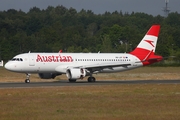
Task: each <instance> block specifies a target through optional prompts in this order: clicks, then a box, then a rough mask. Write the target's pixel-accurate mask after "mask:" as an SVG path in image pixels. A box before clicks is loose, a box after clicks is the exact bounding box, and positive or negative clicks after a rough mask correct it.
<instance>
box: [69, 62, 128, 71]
mask: <svg viewBox="0 0 180 120" xmlns="http://www.w3.org/2000/svg"><path fill="white" fill-rule="evenodd" d="M129 65H131V64H125V63H119V62H118V63H114V64H112V63H106V64H93V65H82V66H73V67H72V68H84V69H87V70H89V71H90V72H91V73H94V72H95V71H96V72H98V71H101V70H103V69H105V68H108V69H113V67H127V66H129Z"/></svg>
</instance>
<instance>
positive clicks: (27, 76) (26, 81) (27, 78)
mask: <svg viewBox="0 0 180 120" xmlns="http://www.w3.org/2000/svg"><path fill="white" fill-rule="evenodd" d="M30 75H31V74H28V73H27V74H26V80H25V83H30V79H29V77H30Z"/></svg>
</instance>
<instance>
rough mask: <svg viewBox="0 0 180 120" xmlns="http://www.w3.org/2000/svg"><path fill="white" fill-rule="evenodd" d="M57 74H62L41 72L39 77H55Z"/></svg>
mask: <svg viewBox="0 0 180 120" xmlns="http://www.w3.org/2000/svg"><path fill="white" fill-rule="evenodd" d="M57 75H60V74H55V73H39V77H40V78H41V79H54V78H55V77H56V76H57Z"/></svg>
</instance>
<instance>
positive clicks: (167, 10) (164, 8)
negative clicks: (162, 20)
mask: <svg viewBox="0 0 180 120" xmlns="http://www.w3.org/2000/svg"><path fill="white" fill-rule="evenodd" d="M168 3H169V0H165V4H166V6H165V7H163V11H164V15H165V17H167V16H168V14H169V12H170V9H169V7H168Z"/></svg>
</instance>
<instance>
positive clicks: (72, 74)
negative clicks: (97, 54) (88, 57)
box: [66, 68, 87, 79]
mask: <svg viewBox="0 0 180 120" xmlns="http://www.w3.org/2000/svg"><path fill="white" fill-rule="evenodd" d="M66 76H67V77H68V79H83V78H84V77H85V76H87V72H86V70H85V69H83V68H72V69H68V70H67V71H66Z"/></svg>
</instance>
